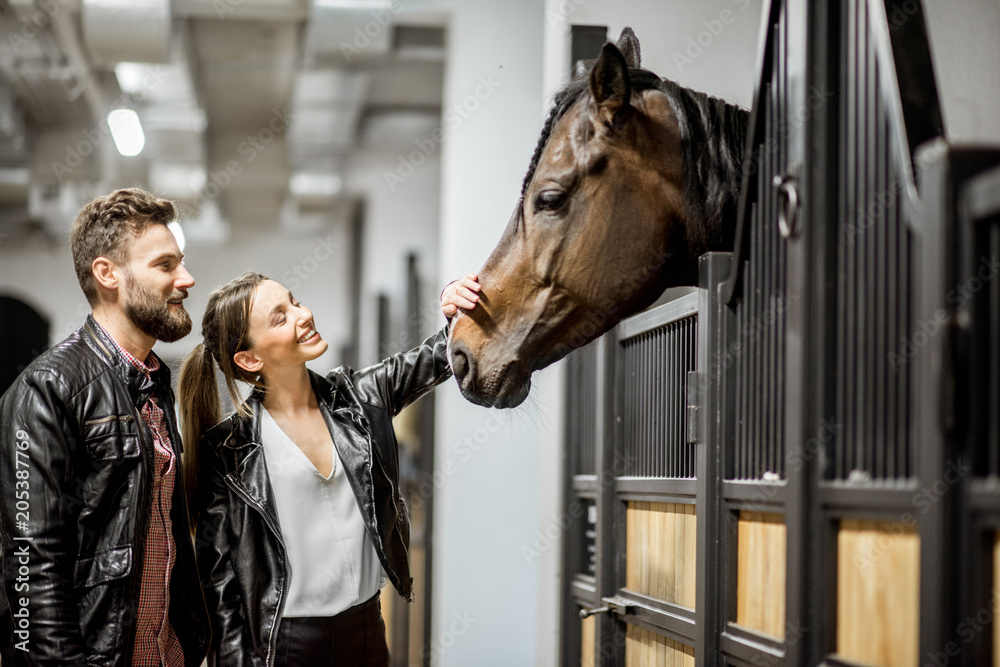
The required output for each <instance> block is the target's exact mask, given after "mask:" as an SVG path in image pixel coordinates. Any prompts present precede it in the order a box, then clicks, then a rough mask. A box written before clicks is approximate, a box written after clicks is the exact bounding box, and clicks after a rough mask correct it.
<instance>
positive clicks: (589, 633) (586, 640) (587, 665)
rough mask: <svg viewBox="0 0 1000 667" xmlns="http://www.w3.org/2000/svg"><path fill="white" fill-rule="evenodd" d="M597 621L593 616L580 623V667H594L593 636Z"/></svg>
mask: <svg viewBox="0 0 1000 667" xmlns="http://www.w3.org/2000/svg"><path fill="white" fill-rule="evenodd" d="M596 630H597V619H596V618H594V617H593V616H588V617H587V618H585V619H583V620H582V621H580V667H594V642H595V641H596V640H595V638H594V634H595V632H596Z"/></svg>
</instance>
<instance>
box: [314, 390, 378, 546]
mask: <svg viewBox="0 0 1000 667" xmlns="http://www.w3.org/2000/svg"><path fill="white" fill-rule="evenodd" d="M309 375H310V377H311V378H312V383H313V390H314V391H315V392H316V396H318V397H319V399H320V403H321V404H322V407H323V419H324V421H326V427H327V429H328V430H329V431H330V436H331V437H332V438H333V446H334V447H336V448H337V455H338V456H340V462H341V463H342V464H343V466H344V473H345V474H346V475H347V479H348V481H349V482H350V484H351V488H352V489H353V490H354V495H355V497H356V498H357V499H358V500H359V507H360V509H361V514H362V516H363V517H364V519H365V524H367V525H368V527H369V532H370V533H371V536H372V539H373V540H376V542H378V541H379V536H378V530H377V525H378V522H377V520H376V518H375V489H374V486H373V485H372V473H373V471H372V451H371V442H370V441H369V438H368V435H367V429H365V428H364V420H365V416H364V414H363V413H362V412H361V409H360V408H358V407H355V406H356V405H357V402H356V401H351V404H350V405H349V406H341V407H337V406H336V401H335V398H336V391H337V390H336V388H335V387H334V385H333V383H332V382H330V381H329V380H328V379H326V378H324V377H322V376H320V375H317V374H315V373H313V372H311V371H310V373H309ZM336 425H339V428H337V427H336Z"/></svg>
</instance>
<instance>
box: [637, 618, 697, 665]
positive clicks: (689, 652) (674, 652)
mask: <svg viewBox="0 0 1000 667" xmlns="http://www.w3.org/2000/svg"><path fill="white" fill-rule="evenodd" d="M625 667H694V649H693V648H692V647H690V646H688V645H687V644H682V643H680V642H676V641H674V640H672V639H668V638H666V637H664V636H663V635H658V634H656V633H655V632H650V631H649V630H645V629H643V628H640V627H638V626H635V625H629V626H628V629H627V630H626V632H625Z"/></svg>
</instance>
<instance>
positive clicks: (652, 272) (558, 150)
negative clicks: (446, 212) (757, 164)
mask: <svg viewBox="0 0 1000 667" xmlns="http://www.w3.org/2000/svg"><path fill="white" fill-rule="evenodd" d="M747 116H748V114H747V112H746V111H744V110H742V109H739V108H737V107H735V106H732V105H728V104H726V103H724V102H722V101H721V100H717V99H714V98H710V97H708V96H706V95H703V94H701V93H697V92H694V91H691V90H688V89H686V88H682V87H680V86H678V85H677V84H675V83H673V82H671V81H668V80H663V79H660V78H659V77H658V76H656V75H655V74H653V73H651V72H649V71H647V70H643V69H639V43H638V40H636V38H635V35H634V34H633V33H632V30H631V29H629V28H626V29H625V30H623V31H622V35H621V37H620V39H619V41H618V45H617V46H615V45H614V44H611V43H608V44H606V45H605V46H604V48H603V50H602V51H601V54H600V57H599V58H598V59H597V60H596V62H595V63H594V64H593V66H592V67H591V69H590V71H589V75H583V76H579V77H577V78H576V79H574V80H573V81H571V82H570V83H569V84H568V85H567V86H566V87H565V88H564V89H562V90H561V91H560V92H559V93H558V94H557V95H556V98H555V104H554V106H553V109H552V111H551V113H550V115H549V118H548V120H547V122H546V125H545V128H544V130H543V131H542V136H541V138H540V139H539V141H538V146H537V147H536V149H535V155H534V157H533V158H532V161H531V165H530V167H529V170H528V174H527V176H526V177H525V179H524V184H523V186H522V189H521V199H520V201H519V202H518V204H517V207H516V209H515V210H514V214H513V215H512V216H511V219H510V222H509V223H508V224H507V228H506V230H505V231H504V233H503V236H502V237H501V239H500V242H499V243H498V244H497V247H496V248H495V249H494V250H493V252H492V254H491V255H490V257H489V259H487V260H486V264H485V265H484V266H483V268H482V269H481V270H480V271H479V282H480V284H481V286H482V291H481V292H480V301H479V304H478V305H477V306H476V308H474V309H473V310H471V311H460V312H459V314H458V315H457V316H456V318H455V319H454V320H453V322H452V328H451V339H450V341H449V353H450V355H451V365H452V369H453V370H454V372H455V378H456V379H457V380H458V383H459V387H460V388H461V390H462V393H463V395H464V396H465V397H466V398H467V399H468V400H470V401H472V402H473V403H478V404H480V405H485V406H492V407H513V406H516V405H518V404H520V403H521V401H523V400H524V398H525V397H526V396H527V395H528V390H529V388H530V386H531V373H532V372H534V371H536V370H538V369H540V368H544V367H545V366H547V365H549V364H551V363H553V362H554V361H556V360H558V359H560V358H562V357H564V356H565V355H566V354H568V353H569V352H570V351H571V350H573V349H575V348H578V347H581V346H582V345H585V344H586V343H588V342H589V341H591V340H593V339H595V338H597V337H598V336H600V335H601V334H603V333H604V332H605V331H607V330H608V329H610V328H611V327H613V326H614V325H615V324H616V323H617V322H618V321H619V320H621V319H622V318H624V317H627V316H629V315H631V314H633V313H636V312H638V311H640V310H642V309H643V308H646V307H647V306H649V305H650V304H651V303H653V302H654V301H655V300H656V299H657V297H658V296H659V295H660V294H661V293H662V292H663V290H664V289H665V288H667V287H670V286H675V285H692V284H695V283H696V281H697V258H698V256H699V255H701V254H702V253H703V252H706V251H709V250H720V249H727V250H731V249H732V246H733V237H734V233H735V227H736V224H735V220H736V205H737V201H738V197H739V188H740V176H741V167H742V157H743V150H744V147H743V143H744V140H745V136H746V131H747Z"/></svg>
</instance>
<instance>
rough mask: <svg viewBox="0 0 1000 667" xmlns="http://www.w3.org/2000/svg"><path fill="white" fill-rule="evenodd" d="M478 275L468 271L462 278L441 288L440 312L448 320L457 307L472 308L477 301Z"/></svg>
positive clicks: (453, 314)
mask: <svg viewBox="0 0 1000 667" xmlns="http://www.w3.org/2000/svg"><path fill="white" fill-rule="evenodd" d="M478 279H479V277H478V276H477V275H476V274H475V273H470V274H469V275H467V276H465V277H464V278H460V279H459V280H453V281H451V282H450V283H448V284H447V285H446V286H445V288H444V289H443V290H441V312H442V313H444V316H445V317H447V318H448V319H449V320H450V319H451V318H452V317H454V316H455V314H456V313H457V312H458V309H459V308H462V309H464V310H472V309H473V308H475V307H476V303H478V302H479V283H478V282H476V281H477V280H478Z"/></svg>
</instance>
